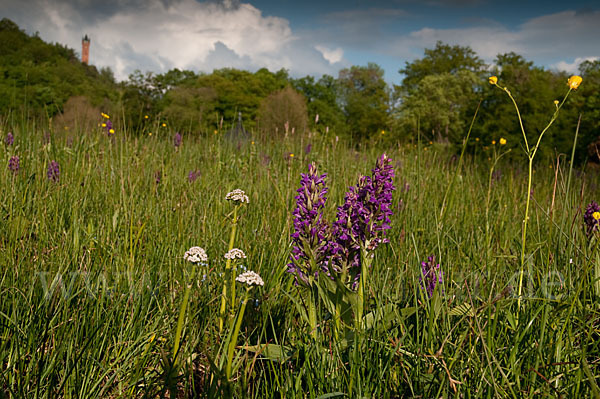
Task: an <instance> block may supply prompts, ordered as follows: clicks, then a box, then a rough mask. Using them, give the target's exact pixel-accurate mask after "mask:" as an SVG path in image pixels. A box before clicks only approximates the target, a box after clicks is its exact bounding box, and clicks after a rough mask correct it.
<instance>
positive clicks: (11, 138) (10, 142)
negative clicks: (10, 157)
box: [4, 132, 15, 147]
mask: <svg viewBox="0 0 600 399" xmlns="http://www.w3.org/2000/svg"><path fill="white" fill-rule="evenodd" d="M14 142H15V136H13V134H12V132H8V133H7V134H6V138H5V139H4V143H5V144H6V146H7V147H10V146H11V145H13V143H14Z"/></svg>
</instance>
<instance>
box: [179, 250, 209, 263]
mask: <svg viewBox="0 0 600 399" xmlns="http://www.w3.org/2000/svg"><path fill="white" fill-rule="evenodd" d="M183 259H185V260H187V261H188V262H192V263H200V262H207V261H208V255H206V251H205V250H204V249H203V248H200V247H191V248H190V249H188V250H187V251H185V254H184V255H183Z"/></svg>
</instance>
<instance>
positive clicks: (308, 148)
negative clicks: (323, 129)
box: [304, 143, 312, 155]
mask: <svg viewBox="0 0 600 399" xmlns="http://www.w3.org/2000/svg"><path fill="white" fill-rule="evenodd" d="M311 150H312V144H311V143H308V145H307V146H306V148H304V153H305V154H306V155H308V154H310V151H311Z"/></svg>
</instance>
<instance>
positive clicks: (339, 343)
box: [0, 81, 600, 399]
mask: <svg viewBox="0 0 600 399" xmlns="http://www.w3.org/2000/svg"><path fill="white" fill-rule="evenodd" d="M584 82H585V81H584ZM582 88H583V86H581V88H580V90H581V89H582ZM578 96H580V92H576V93H572V98H576V97H578ZM559 119H560V118H559ZM46 127H47V125H42V126H35V125H33V124H28V123H26V121H23V122H22V123H20V124H18V125H16V128H15V129H14V130H13V133H14V135H15V142H14V144H13V145H12V146H5V145H3V144H2V145H0V165H3V167H2V168H0V198H2V202H1V203H0V282H1V284H0V293H1V298H2V300H1V301H0V337H1V339H0V370H1V372H0V396H3V397H35V396H36V395H37V397H40V398H44V397H86V398H90V399H92V398H106V397H166V396H167V392H168V391H171V392H170V393H169V396H170V397H174V396H179V397H198V396H200V397H202V396H210V395H211V392H212V394H213V396H223V397H250V398H263V397H264V398H267V397H268V398H271V397H277V396H279V397H311V398H317V397H319V396H321V397H336V396H340V397H343V395H347V396H351V397H384V398H385V397H390V398H392V397H417V396H420V397H453V396H464V397H486V398H487V397H506V396H509V397H525V398H537V397H540V396H547V397H557V396H562V397H582V396H586V395H588V394H589V393H590V392H592V391H593V390H595V389H596V388H597V385H598V381H600V369H599V368H598V364H597V362H596V359H597V357H598V354H599V353H600V340H598V336H597V331H596V330H597V326H598V323H600V308H599V307H598V293H599V292H600V291H599V290H598V288H597V281H598V280H597V279H598V278H600V269H598V268H597V267H596V265H597V263H598V256H599V255H598V240H597V238H593V239H591V240H589V239H588V237H587V236H586V234H585V231H584V230H583V229H582V228H581V221H580V220H581V219H580V217H581V208H582V207H585V205H586V204H587V203H588V202H589V201H590V200H592V199H595V200H598V199H599V198H600V191H599V190H598V186H597V182H598V176H597V173H595V172H593V171H590V170H582V171H581V173H577V174H573V177H572V180H571V182H570V184H571V186H572V187H571V190H570V191H567V190H565V187H566V185H567V181H566V178H567V177H566V176H567V175H568V169H567V168H565V166H567V165H566V164H561V169H560V170H559V171H558V174H557V175H555V170H554V169H550V168H549V167H548V164H547V163H544V161H540V162H539V164H538V166H537V167H536V173H535V180H534V187H533V189H534V198H535V202H533V203H532V209H531V217H530V222H529V227H528V231H529V233H528V234H529V237H530V239H531V240H530V241H529V244H528V246H529V248H530V249H531V260H530V262H529V263H528V268H527V269H526V271H525V279H524V290H523V291H524V294H525V296H524V297H523V298H522V306H521V309H520V312H518V311H517V305H516V304H517V298H516V294H515V293H514V292H515V288H516V284H518V275H516V272H517V271H518V260H517V259H516V255H515V254H518V253H519V251H520V249H521V248H520V243H519V239H518V237H519V236H520V234H521V220H522V217H523V206H524V196H523V192H524V188H525V187H526V184H527V176H526V175H525V174H524V173H523V172H522V171H519V170H518V169H517V168H515V167H514V165H513V164H511V163H505V162H499V163H498V164H496V165H495V169H494V170H495V171H499V172H500V173H494V177H493V178H492V176H491V175H492V173H491V171H490V170H489V165H487V164H486V163H482V162H480V161H479V160H478V159H477V158H473V157H471V156H468V155H466V156H465V160H464V163H463V165H464V167H460V168H458V167H457V164H456V162H455V161H453V153H452V152H448V151H443V150H442V151H439V150H436V147H435V146H431V147H428V150H427V151H425V150H424V149H423V150H418V149H414V148H413V147H412V146H403V145H400V146H395V147H394V148H393V149H392V150H390V148H389V147H385V148H384V146H381V147H380V146H376V145H375V146H363V150H362V151H361V152H357V151H356V150H355V146H354V145H352V144H351V143H350V142H349V141H348V140H345V139H343V138H342V139H341V140H340V141H339V142H338V143H336V142H335V140H332V139H331V138H324V137H322V136H319V138H318V139H315V140H314V141H313V148H312V151H311V152H310V154H306V153H305V152H304V151H303V149H304V146H305V144H306V142H305V141H303V140H302V138H301V137H288V138H287V139H285V138H282V139H280V140H265V141H260V140H257V141H256V142H255V144H250V143H248V144H246V145H242V146H240V147H239V148H238V147H236V146H235V145H232V144H231V143H229V142H228V141H227V140H223V139H222V138H221V137H220V136H218V135H210V136H208V137H197V138H194V139H192V138H188V137H187V136H185V139H184V142H183V145H182V146H181V147H180V148H179V149H178V150H177V151H175V149H174V147H173V144H172V142H171V136H172V133H173V132H172V131H171V132H169V134H167V135H165V137H164V138H160V137H156V136H152V137H148V136H145V137H131V138H129V139H126V138H124V137H123V135H119V134H117V135H116V137H115V139H114V140H113V139H109V138H108V137H106V135H105V134H104V133H102V132H91V131H86V132H76V133H77V134H76V136H75V138H74V140H73V141H72V142H69V141H68V140H67V139H66V137H62V136H61V135H58V134H56V135H53V136H52V137H51V138H50V141H49V142H46V141H45V140H44V139H43V134H42V131H43V130H44V129H45V128H46ZM167 129H168V128H167ZM1 139H2V140H3V139H4V136H2V137H1ZM384 150H385V151H388V155H389V156H390V157H391V158H393V159H394V161H395V164H396V165H397V180H396V182H395V185H396V186H397V187H398V190H397V191H396V192H395V194H394V201H393V209H394V210H395V215H394V216H393V219H392V224H391V226H392V228H391V229H390V230H389V235H388V237H389V239H390V242H389V243H387V244H381V246H380V247H379V248H378V252H377V253H376V254H375V257H374V258H373V260H372V261H373V267H372V271H371V272H370V276H369V286H368V287H367V288H368V290H369V293H370V294H369V296H370V297H371V298H372V300H371V301H370V303H369V309H370V310H371V309H372V312H369V313H367V314H365V315H364V320H365V326H366V328H365V331H364V333H363V335H362V336H359V334H352V331H350V330H347V331H346V330H343V331H341V332H342V335H343V337H342V338H341V339H340V340H336V339H334V336H333V318H332V317H331V313H330V312H331V311H330V310H329V311H328V309H331V310H333V309H334V308H335V306H333V304H334V303H335V302H334V301H336V300H338V299H339V297H338V294H341V296H342V303H341V305H342V309H351V307H352V306H349V305H348V304H350V303H351V302H352V301H354V298H353V296H354V294H353V293H350V292H341V293H340V292H339V291H337V288H336V287H334V286H332V284H331V281H330V280H324V281H323V286H322V287H321V288H322V290H323V293H322V294H323V295H324V296H323V297H324V298H326V299H327V300H325V301H324V302H325V306H320V307H319V308H318V310H317V321H318V323H317V325H318V328H319V336H320V337H322V339H318V340H315V339H312V338H311V337H310V331H309V329H308V323H307V322H306V321H304V319H303V318H302V317H298V310H297V307H296V306H297V305H299V307H300V308H302V305H301V303H302V301H304V300H306V297H305V296H303V295H302V292H301V291H297V287H295V286H294V284H293V277H292V276H290V275H289V274H288V273H285V269H286V266H285V265H286V263H287V262H288V259H289V251H290V246H289V240H290V238H289V234H290V232H291V222H290V209H293V205H294V196H295V195H296V191H295V190H296V189H297V181H298V179H297V178H298V176H299V174H300V173H303V172H305V170H306V164H307V162H309V161H314V162H316V163H318V164H319V165H320V166H322V169H323V170H326V171H327V172H328V176H329V178H328V181H329V182H331V184H329V187H330V192H329V193H328V195H329V197H330V199H331V201H330V202H331V203H332V205H331V206H330V207H329V208H327V209H326V212H327V213H328V214H329V215H332V214H335V209H334V208H333V204H335V203H339V202H340V201H341V200H342V199H343V196H344V193H345V191H346V190H347V186H348V185H349V184H352V182H354V181H355V180H356V177H357V176H358V175H359V174H360V173H364V172H365V170H369V169H370V168H371V167H372V164H373V163H374V161H375V159H376V158H377V157H378V156H379V155H380V154H381V152H382V151H384ZM289 152H292V153H294V154H296V156H295V157H293V158H290V157H286V156H285V155H286V154H287V153H289ZM13 155H18V156H19V157H20V159H21V170H20V171H19V173H17V174H13V173H12V172H11V171H9V170H8V168H7V167H6V165H7V164H8V159H9V157H11V156H13ZM502 159H503V160H504V159H505V158H502ZM50 160H57V161H58V162H59V163H60V170H61V176H60V181H59V182H58V183H52V182H49V181H48V180H47V178H46V176H45V173H46V167H47V164H48V163H49V161H50ZM415 160H418V161H415ZM191 170H200V173H201V176H200V177H199V178H198V180H196V181H194V182H190V181H189V180H188V177H187V176H188V172H189V171H191ZM156 171H162V172H163V173H162V179H161V180H160V181H159V182H157V181H156V178H155V172H156ZM455 174H458V175H459V176H460V178H456V179H455V178H454V177H453V176H454V175H455ZM555 176H558V177H557V179H558V180H557V181H556V191H554V182H555V180H554V179H555ZM405 183H406V185H405ZM449 184H453V186H452V193H453V194H452V195H449V196H448V197H447V200H445V207H446V211H445V213H444V215H443V217H442V218H441V219H440V217H439V215H440V212H439V210H440V207H441V204H442V202H444V199H443V198H442V193H443V192H444V189H445V188H446V187H448V185H449ZM234 188H242V189H244V191H245V192H246V193H247V194H248V196H249V199H250V203H249V204H248V206H247V207H245V208H244V211H243V218H241V219H240V222H239V224H238V225H237V226H238V227H237V229H238V230H237V231H238V235H236V239H235V246H236V247H239V248H241V249H243V250H244V252H245V253H246V255H247V259H244V260H243V264H244V266H247V267H248V268H249V269H252V270H254V271H256V272H258V273H259V274H260V275H261V276H262V277H263V279H264V282H265V286H264V287H262V288H260V289H253V290H252V291H251V292H250V296H249V298H248V302H247V307H246V309H245V313H244V317H243V319H241V318H239V319H237V320H236V323H235V324H236V325H237V321H240V320H241V322H240V323H241V324H240V327H239V329H237V331H238V333H239V335H238V340H237V342H236V341H235V340H233V335H234V334H233V333H231V334H229V333H227V334H225V335H219V332H218V320H219V302H220V299H221V297H220V295H221V293H222V287H223V278H224V277H223V276H226V277H230V276H229V274H227V273H226V261H225V259H223V252H224V251H225V249H226V248H227V242H228V237H229V230H228V228H227V226H228V224H229V220H231V218H232V217H233V216H232V213H231V212H232V207H231V204H229V203H226V201H224V196H225V194H226V193H227V192H228V191H231V190H232V189H234ZM563 222H564V223H563ZM563 225H564V226H565V227H561V226H563ZM483 226H485V230H484V227H483ZM193 245H200V246H202V247H204V248H205V249H206V250H207V253H208V256H209V265H208V266H202V265H197V266H192V265H190V264H189V263H185V262H184V261H183V259H182V256H183V253H184V252H185V251H186V250H187V249H188V248H189V247H191V246H193ZM429 254H435V255H436V258H437V259H438V260H439V263H440V265H441V269H442V271H443V280H444V283H443V285H442V286H441V287H439V289H437V290H436V291H435V294H434V296H433V297H432V298H428V296H427V294H425V293H424V292H423V291H422V290H421V288H420V284H419V277H420V276H421V270H420V262H421V261H423V260H424V259H425V258H426V257H427V255H429ZM220 273H224V274H223V276H221V275H220ZM323 277H325V276H323ZM190 282H191V283H193V284H192V285H191V288H190V290H189V302H186V303H187V307H186V309H185V310H186V311H185V312H183V313H184V316H183V318H185V322H184V323H182V326H183V327H182V328H181V334H180V335H179V337H180V340H179V345H178V351H179V354H178V355H177V358H176V363H175V362H174V361H173V356H171V354H172V348H173V347H174V338H175V335H176V334H175V333H176V331H177V325H178V321H179V314H180V313H181V312H180V311H179V310H180V306H181V304H182V303H183V302H182V301H183V299H184V297H185V288H186V287H187V286H188V284H190ZM237 290H238V291H237V296H236V297H237V298H240V299H241V298H245V296H244V294H245V292H244V290H243V288H242V287H239V284H238V287H237ZM231 291H232V290H228V291H227V294H228V298H229V294H231ZM344 297H345V298H344ZM294 301H296V302H297V303H295V302H294ZM328 301H329V302H331V303H327V302H328ZM341 314H342V315H343V316H344V317H346V316H347V312H345V311H344V312H342V313H341ZM347 323H351V318H350V319H348V320H347ZM235 330H236V329H234V332H235ZM224 331H229V330H228V329H227V328H224ZM231 342H234V344H235V345H236V346H235V348H234V351H233V357H232V358H231V363H230V364H231V369H230V370H231V371H230V372H231V373H232V374H231V379H230V383H227V384H226V382H227V381H228V379H227V366H226V365H227V363H228V361H229V358H227V357H226V356H223V354H224V353H231V352H228V350H227V348H231V347H232V346H231ZM228 344H229V345H228ZM224 365H225V366H224ZM220 372H223V375H221V374H219V373H220ZM215 381H220V382H222V384H221V385H218V384H216V383H215ZM548 381H550V383H549V382H548ZM211 383H212V384H211ZM211 389H212V391H211Z"/></svg>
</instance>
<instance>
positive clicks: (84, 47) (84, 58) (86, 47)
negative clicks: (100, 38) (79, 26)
mask: <svg viewBox="0 0 600 399" xmlns="http://www.w3.org/2000/svg"><path fill="white" fill-rule="evenodd" d="M81 62H83V63H84V64H86V65H87V64H89V63H90V38H89V37H88V35H87V34H86V35H85V36H84V37H83V39H81Z"/></svg>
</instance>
